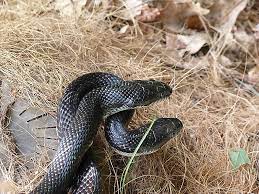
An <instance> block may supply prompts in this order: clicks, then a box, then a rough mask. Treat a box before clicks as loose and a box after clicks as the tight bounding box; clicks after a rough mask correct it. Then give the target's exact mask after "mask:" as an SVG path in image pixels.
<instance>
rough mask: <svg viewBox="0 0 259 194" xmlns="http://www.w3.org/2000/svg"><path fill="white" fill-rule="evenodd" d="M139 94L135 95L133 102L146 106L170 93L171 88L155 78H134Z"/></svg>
mask: <svg viewBox="0 0 259 194" xmlns="http://www.w3.org/2000/svg"><path fill="white" fill-rule="evenodd" d="M133 82H134V83H135V84H136V85H137V88H140V89H139V90H138V91H139V92H140V94H139V95H138V96H137V98H136V100H135V103H136V104H138V103H139V105H140V106H147V105H149V104H151V103H153V102H156V101H159V100H161V99H164V98H166V97H169V96H170V95H171V94H172V88H171V87H170V86H169V85H167V84H166V83H164V82H161V81H156V80H135V81H133Z"/></svg>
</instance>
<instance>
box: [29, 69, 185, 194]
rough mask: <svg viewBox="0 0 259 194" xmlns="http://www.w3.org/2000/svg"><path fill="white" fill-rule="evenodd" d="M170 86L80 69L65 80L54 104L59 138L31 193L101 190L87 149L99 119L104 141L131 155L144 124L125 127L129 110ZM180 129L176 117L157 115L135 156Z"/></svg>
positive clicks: (160, 96)
mask: <svg viewBox="0 0 259 194" xmlns="http://www.w3.org/2000/svg"><path fill="white" fill-rule="evenodd" d="M171 93H172V89H171V88H170V87H169V86H168V85H166V84H165V83H163V82H160V81H155V80H146V81H142V80H134V81H124V80H122V79H121V78H119V77H118V76H115V75H113V74H109V73H102V72H97V73H90V74H85V75H83V76H81V77H79V78H77V79H75V80H74V81H73V82H71V83H70V84H69V86H68V87H67V88H66V91H65V93H64V95H63V97H62V99H61V101H60V105H59V108H58V134H59V136H60V143H59V147H58V150H57V152H56V155H55V157H54V159H53V161H52V162H51V164H50V166H49V168H48V171H47V174H46V175H45V176H44V178H43V179H42V181H41V182H40V184H39V185H38V186H37V187H36V188H35V189H34V190H33V191H32V192H31V193H40V194H47V193H53V194H54V193H67V192H68V191H69V189H70V192H72V193H78V194H79V193H80V194H83V193H85V194H92V193H99V192H100V186H99V185H100V178H99V172H98V170H97V167H96V165H95V163H94V162H93V161H92V160H91V157H90V156H89V155H88V153H87V150H88V149H89V147H90V146H91V144H92V141H93V138H94V137H95V135H96V133H97V129H98V127H99V126H100V124H101V122H102V121H103V119H105V121H106V123H105V136H106V139H107V140H108V143H109V144H110V145H111V147H112V148H114V150H115V151H117V152H118V153H120V154H123V155H127V156H129V155H131V154H132V153H133V151H134V150H135V148H136V146H137V145H138V143H139V141H140V139H141V138H142V137H143V135H144V133H145V131H146V129H147V127H148V126H149V124H146V125H144V126H142V127H140V128H139V129H137V130H133V131H129V130H127V124H128V122H129V121H130V119H131V117H132V115H133V113H134V109H135V108H137V107H139V106H147V105H149V104H151V103H153V102H155V101H158V100H160V99H163V98H166V97H168V96H170V95H171ZM181 128H182V123H181V121H180V120H179V119H177V118H160V119H157V120H156V121H155V123H154V125H153V126H152V129H151V132H150V133H149V134H148V136H147V138H146V139H145V141H144V142H143V144H142V146H141V148H140V149H139V151H138V155H142V154H148V153H151V152H154V151H156V150H157V149H159V148H160V147H161V146H162V145H164V144H165V143H166V142H167V141H168V140H169V139H170V138H172V137H173V136H175V135H176V134H177V133H178V132H179V131H180V129H181Z"/></svg>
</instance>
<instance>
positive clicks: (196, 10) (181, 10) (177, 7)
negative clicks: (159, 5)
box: [161, 0, 209, 32]
mask: <svg viewBox="0 0 259 194" xmlns="http://www.w3.org/2000/svg"><path fill="white" fill-rule="evenodd" d="M208 13H209V10H207V9H204V8H202V7H201V6H200V4H199V3H196V4H195V3H193V2H192V1H191V0H190V1H181V2H178V1H173V0H171V1H165V2H164V9H163V11H161V19H162V21H163V23H164V26H165V28H166V29H167V30H170V31H173V32H179V31H181V29H182V27H183V26H184V24H185V23H186V22H187V20H188V18H189V17H192V16H198V15H206V14H208ZM198 21H199V20H198ZM198 21H197V20H196V22H198ZM199 22H200V21H199ZM192 25H193V24H192ZM196 25H198V24H196ZM200 25H201V24H199V26H200ZM193 26H194V25H193Z"/></svg>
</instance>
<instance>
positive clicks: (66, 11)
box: [55, 0, 87, 18]
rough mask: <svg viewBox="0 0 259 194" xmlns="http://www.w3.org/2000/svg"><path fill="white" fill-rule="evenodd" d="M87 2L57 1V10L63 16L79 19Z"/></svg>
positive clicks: (78, 0)
mask: <svg viewBox="0 0 259 194" xmlns="http://www.w3.org/2000/svg"><path fill="white" fill-rule="evenodd" d="M86 2H87V0H73V1H72V0H56V1H55V10H58V11H59V12H60V14H61V15H62V16H70V17H75V18H78V17H79V16H80V15H81V14H82V9H83V7H84V6H85V5H86Z"/></svg>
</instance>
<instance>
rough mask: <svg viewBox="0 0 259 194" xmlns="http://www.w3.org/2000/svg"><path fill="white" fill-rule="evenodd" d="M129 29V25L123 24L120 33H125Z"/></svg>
mask: <svg viewBox="0 0 259 194" xmlns="http://www.w3.org/2000/svg"><path fill="white" fill-rule="evenodd" d="M128 29H129V25H125V26H123V27H122V28H121V29H120V31H119V33H120V34H125V33H126V31H127V30H128Z"/></svg>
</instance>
